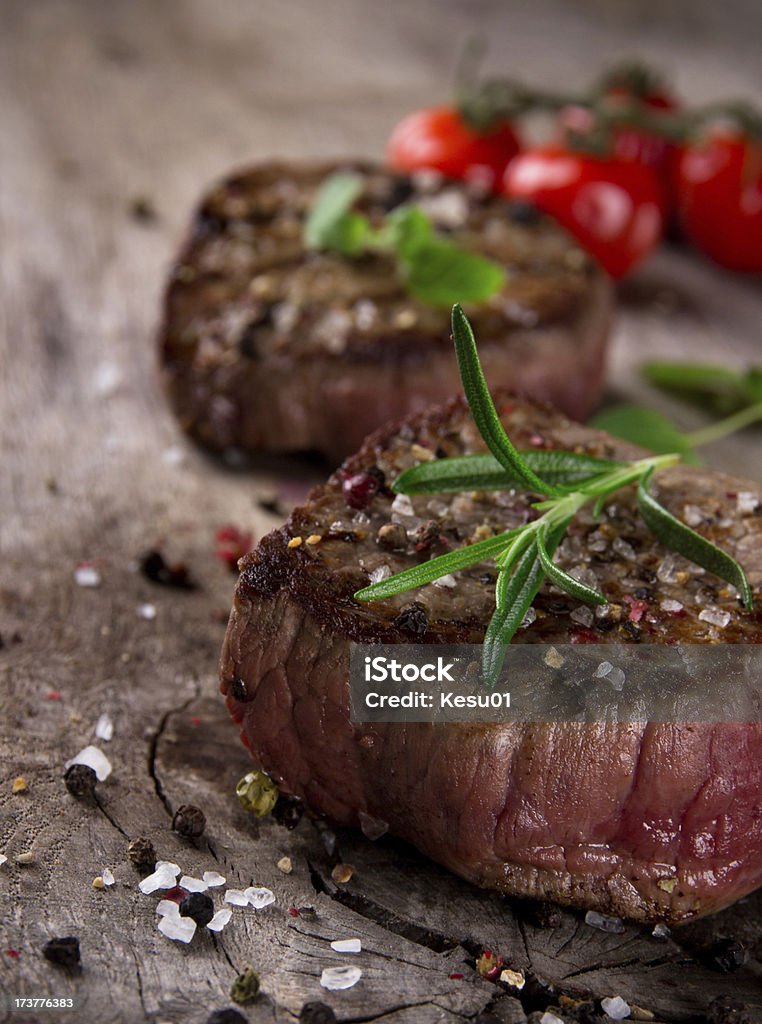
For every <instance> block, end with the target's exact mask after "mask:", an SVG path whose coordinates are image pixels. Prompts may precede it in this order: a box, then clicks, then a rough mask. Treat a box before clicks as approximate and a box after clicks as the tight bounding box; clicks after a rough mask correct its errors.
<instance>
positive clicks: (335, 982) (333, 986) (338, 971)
mask: <svg viewBox="0 0 762 1024" xmlns="http://www.w3.org/2000/svg"><path fill="white" fill-rule="evenodd" d="M360 978H362V971H361V970H360V968H359V967H326V968H324V970H323V973H322V974H321V975H320V984H321V985H322V986H323V988H327V989H328V990H329V991H330V992H339V991H341V989H344V988H352V986H353V985H356V984H357V982H358V981H359V980H360Z"/></svg>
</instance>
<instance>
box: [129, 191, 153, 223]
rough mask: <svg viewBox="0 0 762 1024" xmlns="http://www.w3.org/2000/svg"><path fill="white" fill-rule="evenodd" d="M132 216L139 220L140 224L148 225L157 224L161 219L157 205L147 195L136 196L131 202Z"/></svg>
mask: <svg viewBox="0 0 762 1024" xmlns="http://www.w3.org/2000/svg"><path fill="white" fill-rule="evenodd" d="M130 217H132V219H133V220H134V221H137V223H138V224H143V225H144V226H146V227H149V226H150V225H152V224H155V223H156V222H157V221H158V219H159V215H158V214H157V212H156V207H155V206H154V205H153V203H152V202H151V200H150V199H148V198H146V196H136V197H135V198H134V199H133V200H132V202H131V203H130Z"/></svg>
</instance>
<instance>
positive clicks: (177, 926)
mask: <svg viewBox="0 0 762 1024" xmlns="http://www.w3.org/2000/svg"><path fill="white" fill-rule="evenodd" d="M158 928H159V931H160V932H161V933H162V935H166V936H167V938H168V939H173V940H174V941H175V942H190V940H191V939H192V938H193V936H194V935H195V934H196V922H195V921H194V920H193V918H191V917H180V914H179V913H178V914H177V916H175V915H174V914H165V916H164V917H162V919H161V921H159V925H158Z"/></svg>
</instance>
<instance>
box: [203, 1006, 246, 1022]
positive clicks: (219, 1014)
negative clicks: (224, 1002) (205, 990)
mask: <svg viewBox="0 0 762 1024" xmlns="http://www.w3.org/2000/svg"><path fill="white" fill-rule="evenodd" d="M206 1024H248V1018H247V1017H244V1015H243V1014H242V1013H239V1012H238V1010H234V1009H233V1007H232V1006H228V1007H226V1008H225V1009H224V1010H214V1011H213V1012H212V1013H211V1014H210V1015H209V1016H208V1017H207V1019H206Z"/></svg>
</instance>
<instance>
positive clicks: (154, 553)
mask: <svg viewBox="0 0 762 1024" xmlns="http://www.w3.org/2000/svg"><path fill="white" fill-rule="evenodd" d="M140 571H141V572H142V574H143V575H144V576H145V578H146V579H147V580H150V581H151V583H158V584H160V585H161V586H165V587H175V588H176V589H178V590H196V589H197V587H198V585H197V583H196V581H195V580H194V579H193V578H192V576H191V575H190V572H189V571H188V569H187V567H186V566H185V565H184V564H183V563H182V562H178V563H177V564H175V565H169V564H168V563H167V562H166V560H165V558H164V555H162V553H161V551H159V550H158V549H157V548H153V549H152V550H151V551H148V552H147V553H146V554H145V555H143V557H142V558H141V560H140Z"/></svg>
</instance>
